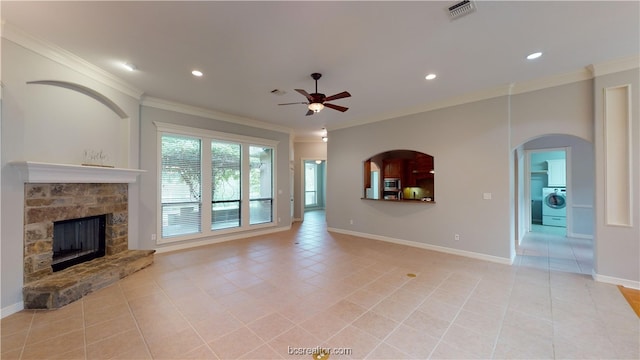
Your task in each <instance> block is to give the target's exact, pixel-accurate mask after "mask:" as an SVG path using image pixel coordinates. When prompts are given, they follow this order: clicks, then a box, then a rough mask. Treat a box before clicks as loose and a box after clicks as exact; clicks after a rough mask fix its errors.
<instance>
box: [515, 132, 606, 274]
mask: <svg viewBox="0 0 640 360" xmlns="http://www.w3.org/2000/svg"><path fill="white" fill-rule="evenodd" d="M514 161H515V167H514V170H515V173H514V177H513V179H514V189H515V197H514V201H515V203H514V211H515V213H514V217H513V219H514V222H513V224H514V242H515V247H514V248H513V250H514V252H513V254H514V255H515V258H514V263H516V264H518V265H523V266H532V267H539V268H543V269H547V270H557V271H565V272H572V273H582V274H591V273H592V271H593V265H594V258H595V255H594V251H595V249H594V246H593V236H594V235H593V219H594V215H595V214H594V207H593V204H594V198H595V159H594V151H593V143H591V142H589V141H587V140H584V139H581V138H578V137H576V136H572V135H563V134H551V135H544V136H541V137H538V138H535V139H531V140H529V141H527V142H525V143H523V144H521V145H520V146H519V147H517V148H516V149H514Z"/></svg>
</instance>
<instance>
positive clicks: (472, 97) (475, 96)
mask: <svg viewBox="0 0 640 360" xmlns="http://www.w3.org/2000/svg"><path fill="white" fill-rule="evenodd" d="M511 88H512V85H511V84H507V85H500V86H497V87H494V88H491V89H486V90H482V91H477V92H473V93H468V94H464V95H461V96H456V97H451V98H448V99H444V100H441V101H436V102H432V103H429V104H423V105H419V106H414V107H411V108H407V109H404V110H400V111H396V112H391V113H386V114H382V115H376V116H372V117H367V118H362V119H358V120H354V121H351V122H348V123H344V124H342V125H337V126H334V127H333V128H332V130H338V129H345V128H349V127H353V126H358V125H365V124H369V123H374V122H378V121H384V120H389V119H396V118H399V117H403V116H409V115H414V114H419V113H423V112H428V111H433V110H438V109H444V108H448V107H452V106H456V105H462V104H467V103H472V102H476V101H481V100H487V99H491V98H495V97H499V96H507V95H509V93H510V91H511Z"/></svg>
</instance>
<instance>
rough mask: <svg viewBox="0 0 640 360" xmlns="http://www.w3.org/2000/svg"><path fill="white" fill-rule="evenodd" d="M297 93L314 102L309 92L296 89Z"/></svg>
mask: <svg viewBox="0 0 640 360" xmlns="http://www.w3.org/2000/svg"><path fill="white" fill-rule="evenodd" d="M295 90H296V91H297V92H299V93H300V94H302V96H304V97H306V98H307V99H309V101H313V96H311V95H310V94H309V93H308V92H306V91H304V90H302V89H295Z"/></svg>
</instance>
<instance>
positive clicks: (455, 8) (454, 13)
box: [449, 0, 476, 20]
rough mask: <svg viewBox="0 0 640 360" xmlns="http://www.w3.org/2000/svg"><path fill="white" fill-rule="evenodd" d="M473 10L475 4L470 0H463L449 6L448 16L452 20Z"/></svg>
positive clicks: (474, 9)
mask: <svg viewBox="0 0 640 360" xmlns="http://www.w3.org/2000/svg"><path fill="white" fill-rule="evenodd" d="M474 11H476V4H475V3H474V2H473V1H471V0H464V1H461V2H459V3H457V4H455V5H452V6H449V17H450V18H451V20H453V19H457V18H459V17H462V16H465V15H467V14H470V13H472V12H474Z"/></svg>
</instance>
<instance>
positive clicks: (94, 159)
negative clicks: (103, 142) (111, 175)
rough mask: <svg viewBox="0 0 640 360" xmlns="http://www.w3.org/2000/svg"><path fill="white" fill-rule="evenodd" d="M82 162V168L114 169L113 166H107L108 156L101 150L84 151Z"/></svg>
mask: <svg viewBox="0 0 640 360" xmlns="http://www.w3.org/2000/svg"><path fill="white" fill-rule="evenodd" d="M83 155H84V162H83V163H82V165H83V166H101V167H110V168H112V167H114V166H113V165H108V163H109V155H108V154H107V153H105V152H104V151H103V150H90V149H85V150H84V153H83Z"/></svg>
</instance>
